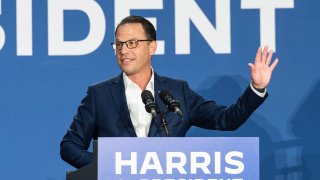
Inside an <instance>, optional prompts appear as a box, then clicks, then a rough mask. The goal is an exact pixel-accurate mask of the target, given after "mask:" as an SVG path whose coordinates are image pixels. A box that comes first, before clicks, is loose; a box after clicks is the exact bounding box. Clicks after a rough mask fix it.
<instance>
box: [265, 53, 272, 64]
mask: <svg viewBox="0 0 320 180" xmlns="http://www.w3.org/2000/svg"><path fill="white" fill-rule="evenodd" d="M272 55H273V51H272V50H270V51H269V53H268V56H267V60H266V65H269V64H270V62H271V59H272Z"/></svg>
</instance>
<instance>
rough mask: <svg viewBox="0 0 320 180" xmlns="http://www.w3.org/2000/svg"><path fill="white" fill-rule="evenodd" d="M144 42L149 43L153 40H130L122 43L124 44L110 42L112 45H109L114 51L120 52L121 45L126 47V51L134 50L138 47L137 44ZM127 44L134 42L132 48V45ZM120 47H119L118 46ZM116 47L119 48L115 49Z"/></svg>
mask: <svg viewBox="0 0 320 180" xmlns="http://www.w3.org/2000/svg"><path fill="white" fill-rule="evenodd" d="M144 41H150V42H152V41H153V40H151V39H130V40H128V41H124V42H122V41H116V42H112V43H110V44H111V46H112V48H113V49H114V50H121V49H122V47H123V44H126V46H127V48H128V49H134V48H136V47H138V45H139V42H144ZM128 42H134V44H135V45H134V46H132V45H128ZM120 44H121V45H120ZM119 45H120V46H119ZM117 46H119V47H117ZM129 46H130V47H129Z"/></svg>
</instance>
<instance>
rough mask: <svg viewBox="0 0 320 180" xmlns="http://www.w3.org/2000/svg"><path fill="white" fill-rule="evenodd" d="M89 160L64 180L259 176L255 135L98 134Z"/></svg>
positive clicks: (200, 179) (231, 179)
mask: <svg viewBox="0 0 320 180" xmlns="http://www.w3.org/2000/svg"><path fill="white" fill-rule="evenodd" d="M93 149H94V160H93V162H92V163H91V164H89V165H88V166H86V167H83V168H81V169H78V170H76V171H73V172H67V180H168V179H170V180H252V179H255V180H257V179H259V138H257V137H215V138H213V137H180V138H173V137H172V138H163V137H162V138H156V137H155V138H133V137H132V138H123V137H116V138H107V137H104V138H99V139H98V141H95V142H94V146H93Z"/></svg>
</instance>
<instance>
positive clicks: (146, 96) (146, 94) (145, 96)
mask: <svg viewBox="0 0 320 180" xmlns="http://www.w3.org/2000/svg"><path fill="white" fill-rule="evenodd" d="M141 98H142V101H143V103H144V104H145V108H146V111H147V112H148V113H151V114H152V117H154V118H156V117H157V110H158V107H157V105H156V103H155V102H154V98H153V96H152V93H151V92H150V91H148V90H144V91H143V92H142V93H141Z"/></svg>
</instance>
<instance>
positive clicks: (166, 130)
mask: <svg viewBox="0 0 320 180" xmlns="http://www.w3.org/2000/svg"><path fill="white" fill-rule="evenodd" d="M160 124H161V126H162V128H163V131H164V133H165V134H166V136H167V137H169V136H170V133H171V131H170V129H169V127H168V123H167V120H166V119H165V118H164V116H163V112H162V111H161V112H160Z"/></svg>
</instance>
